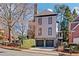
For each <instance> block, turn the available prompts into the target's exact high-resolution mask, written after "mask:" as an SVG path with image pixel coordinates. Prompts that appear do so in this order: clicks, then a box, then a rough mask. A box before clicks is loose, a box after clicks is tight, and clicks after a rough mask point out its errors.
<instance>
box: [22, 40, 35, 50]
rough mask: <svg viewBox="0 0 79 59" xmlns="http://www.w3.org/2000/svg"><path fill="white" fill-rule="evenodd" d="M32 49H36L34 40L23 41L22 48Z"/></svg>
mask: <svg viewBox="0 0 79 59" xmlns="http://www.w3.org/2000/svg"><path fill="white" fill-rule="evenodd" d="M31 47H35V40H34V39H26V40H23V44H21V48H31Z"/></svg>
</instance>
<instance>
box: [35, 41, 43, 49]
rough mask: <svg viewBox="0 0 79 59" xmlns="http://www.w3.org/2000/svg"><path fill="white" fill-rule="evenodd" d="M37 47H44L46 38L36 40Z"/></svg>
mask: <svg viewBox="0 0 79 59" xmlns="http://www.w3.org/2000/svg"><path fill="white" fill-rule="evenodd" d="M36 47H44V40H36Z"/></svg>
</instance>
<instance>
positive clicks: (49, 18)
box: [48, 16, 52, 24]
mask: <svg viewBox="0 0 79 59" xmlns="http://www.w3.org/2000/svg"><path fill="white" fill-rule="evenodd" d="M48 24H52V16H50V17H48Z"/></svg>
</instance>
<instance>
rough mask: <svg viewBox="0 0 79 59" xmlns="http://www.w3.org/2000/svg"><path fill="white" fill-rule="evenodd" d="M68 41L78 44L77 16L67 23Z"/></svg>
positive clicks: (78, 22) (78, 19)
mask: <svg viewBox="0 0 79 59" xmlns="http://www.w3.org/2000/svg"><path fill="white" fill-rule="evenodd" d="M69 31H70V32H69V43H70V44H71V43H76V44H79V16H78V17H77V18H76V19H75V20H74V21H73V22H71V23H70V24H69Z"/></svg>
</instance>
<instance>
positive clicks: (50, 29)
mask: <svg viewBox="0 0 79 59" xmlns="http://www.w3.org/2000/svg"><path fill="white" fill-rule="evenodd" d="M48 35H52V27H48Z"/></svg>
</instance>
